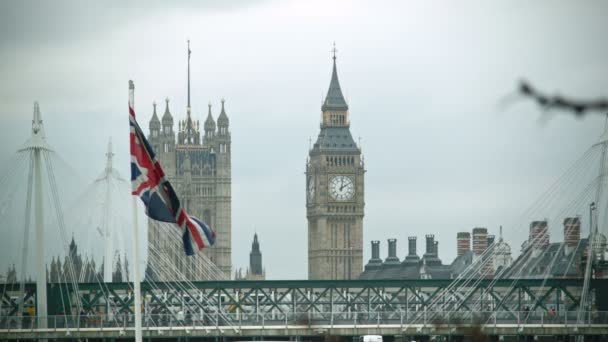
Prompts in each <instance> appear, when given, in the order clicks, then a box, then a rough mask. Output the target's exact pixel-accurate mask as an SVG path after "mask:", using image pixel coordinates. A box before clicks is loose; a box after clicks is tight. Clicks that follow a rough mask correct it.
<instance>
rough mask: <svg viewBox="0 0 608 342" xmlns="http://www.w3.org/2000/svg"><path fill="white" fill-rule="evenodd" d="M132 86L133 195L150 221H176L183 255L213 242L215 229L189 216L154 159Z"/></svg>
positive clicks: (130, 101)
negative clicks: (182, 245)
mask: <svg viewBox="0 0 608 342" xmlns="http://www.w3.org/2000/svg"><path fill="white" fill-rule="evenodd" d="M133 92H134V86H133V83H132V82H131V83H130V85H129V124H130V126H131V133H130V140H131V185H132V188H133V192H132V194H133V195H136V196H139V197H140V198H141V200H142V201H143V202H144V204H145V206H146V215H148V217H150V218H151V219H153V220H156V221H160V222H169V223H174V224H176V225H177V226H178V227H179V228H180V229H181V232H182V240H183V243H184V251H185V252H186V255H194V253H195V251H198V250H201V249H203V248H204V247H206V246H210V245H213V244H214V243H215V232H214V231H213V230H211V228H209V226H207V225H206V224H205V223H204V222H202V221H200V220H198V219H197V218H195V217H193V216H189V215H188V214H187V213H186V211H185V210H184V208H182V206H181V204H180V201H179V198H178V197H177V194H176V193H175V191H174V190H173V187H172V186H171V183H169V180H167V178H166V177H165V173H164V172H163V169H162V167H161V165H160V163H159V162H158V160H156V155H155V153H154V150H153V149H152V146H151V145H150V144H149V143H148V141H147V140H146V137H145V136H144V134H143V131H142V130H141V128H140V127H139V125H138V124H137V121H136V120H135V110H134V109H133Z"/></svg>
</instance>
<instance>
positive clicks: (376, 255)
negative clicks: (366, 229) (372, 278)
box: [372, 240, 380, 259]
mask: <svg viewBox="0 0 608 342" xmlns="http://www.w3.org/2000/svg"><path fill="white" fill-rule="evenodd" d="M372 259H380V241H378V240H374V241H372Z"/></svg>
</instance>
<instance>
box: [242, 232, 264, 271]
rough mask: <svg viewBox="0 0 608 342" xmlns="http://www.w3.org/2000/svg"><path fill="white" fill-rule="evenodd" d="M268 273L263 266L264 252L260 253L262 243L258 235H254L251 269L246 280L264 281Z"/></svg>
mask: <svg viewBox="0 0 608 342" xmlns="http://www.w3.org/2000/svg"><path fill="white" fill-rule="evenodd" d="M265 278H266V272H265V271H264V268H263V266H262V252H261V251H260V242H259V241H258V234H257V233H256V234H254V235H253V243H252V244H251V252H250V253H249V269H247V274H246V275H245V279H247V280H264V279H265Z"/></svg>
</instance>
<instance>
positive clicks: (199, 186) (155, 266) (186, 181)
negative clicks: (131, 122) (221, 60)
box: [146, 54, 232, 281]
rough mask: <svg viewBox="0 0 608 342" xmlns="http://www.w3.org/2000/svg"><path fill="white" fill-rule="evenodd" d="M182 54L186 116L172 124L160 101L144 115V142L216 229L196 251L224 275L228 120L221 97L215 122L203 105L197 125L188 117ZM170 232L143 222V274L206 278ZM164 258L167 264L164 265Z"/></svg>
mask: <svg viewBox="0 0 608 342" xmlns="http://www.w3.org/2000/svg"><path fill="white" fill-rule="evenodd" d="M189 56H190V55H189V54H188V106H187V108H186V118H185V119H184V120H182V121H178V123H177V134H176V132H175V131H174V120H173V115H172V114H171V112H170V110H169V100H168V99H167V100H166V104H165V111H164V114H163V116H162V119H159V117H158V115H157V112H156V105H154V112H153V114H152V119H151V120H150V126H149V127H150V135H149V137H148V139H149V142H150V144H151V145H152V146H153V148H154V151H156V154H157V157H158V159H159V160H160V163H161V164H162V166H163V168H164V171H165V173H166V175H167V177H168V178H169V181H170V182H171V184H172V185H173V186H174V188H175V189H176V192H177V193H178V195H179V198H180V200H181V201H182V205H183V206H184V207H185V208H186V211H187V212H188V213H189V214H191V215H193V216H195V217H198V218H201V219H202V220H203V221H204V222H205V223H207V224H208V225H209V226H210V227H211V228H212V229H213V230H214V231H215V232H216V234H217V238H216V243H215V245H214V246H213V247H210V248H205V249H203V251H202V252H201V253H205V254H206V255H207V256H209V259H210V260H211V261H212V262H213V263H214V264H215V265H217V266H218V268H219V269H220V270H221V272H222V273H223V274H224V277H225V278H230V275H231V269H232V260H231V256H232V214H231V212H232V207H231V205H232V204H231V203H232V202H231V200H232V194H231V186H232V179H231V174H232V171H231V170H232V167H231V136H230V130H229V127H230V122H229V119H228V115H227V114H226V110H225V102H224V100H223V99H222V102H221V109H220V114H219V116H218V118H217V124H216V121H215V120H214V118H213V115H212V113H211V104H209V107H208V113H207V118H206V120H205V122H204V125H203V127H202V129H203V131H201V126H200V125H199V121H198V120H194V119H193V118H192V110H191V106H190V74H189V71H190V58H189ZM174 239H175V237H174V236H173V234H172V232H167V230H166V229H163V227H159V225H158V224H156V223H154V222H149V224H148V243H149V248H148V267H147V269H146V277H147V278H150V279H154V280H157V281H164V280H174V278H175V272H176V270H177V271H179V274H180V275H183V277H184V278H186V279H189V280H203V279H206V278H208V275H207V274H208V273H206V272H205V268H206V267H208V266H207V265H205V262H204V259H203V258H202V257H200V255H194V256H191V257H185V256H184V252H183V250H182V249H179V248H175V244H174V243H171V242H173V240H174ZM167 262H169V263H170V265H167Z"/></svg>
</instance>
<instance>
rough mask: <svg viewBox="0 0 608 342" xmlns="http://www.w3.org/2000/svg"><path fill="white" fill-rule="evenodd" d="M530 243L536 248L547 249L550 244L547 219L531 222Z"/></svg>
mask: <svg viewBox="0 0 608 342" xmlns="http://www.w3.org/2000/svg"><path fill="white" fill-rule="evenodd" d="M528 242H529V245H530V246H533V247H534V249H545V248H547V247H548V246H549V228H548V225H547V221H546V220H545V221H533V222H532V223H530V236H529V241H528Z"/></svg>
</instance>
